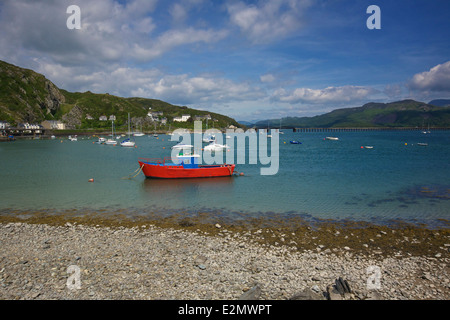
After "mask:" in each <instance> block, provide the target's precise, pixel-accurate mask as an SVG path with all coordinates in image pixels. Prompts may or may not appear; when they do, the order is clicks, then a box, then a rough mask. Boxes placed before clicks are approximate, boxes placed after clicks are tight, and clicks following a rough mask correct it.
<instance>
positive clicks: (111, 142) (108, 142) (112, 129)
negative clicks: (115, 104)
mask: <svg viewBox="0 0 450 320" xmlns="http://www.w3.org/2000/svg"><path fill="white" fill-rule="evenodd" d="M105 144H109V145H114V146H115V145H116V144H117V141H116V140H114V120H112V125H111V138H110V139H107V140H106V141H105Z"/></svg>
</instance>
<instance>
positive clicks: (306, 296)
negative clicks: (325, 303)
mask: <svg viewBox="0 0 450 320" xmlns="http://www.w3.org/2000/svg"><path fill="white" fill-rule="evenodd" d="M289 300H325V297H324V296H323V295H322V294H319V293H318V292H314V291H313V290H312V289H309V288H306V289H305V290H303V291H299V292H297V293H295V294H294V295H293V296H291V297H290V298H289Z"/></svg>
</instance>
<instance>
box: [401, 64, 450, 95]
mask: <svg viewBox="0 0 450 320" xmlns="http://www.w3.org/2000/svg"><path fill="white" fill-rule="evenodd" d="M408 87H409V89H411V90H413V91H418V92H422V93H425V94H427V93H431V92H450V61H447V62H445V63H443V64H438V65H437V66H435V67H433V68H431V69H430V70H429V71H425V72H421V73H417V74H415V75H414V76H413V77H412V79H411V81H410V82H409V84H408Z"/></svg>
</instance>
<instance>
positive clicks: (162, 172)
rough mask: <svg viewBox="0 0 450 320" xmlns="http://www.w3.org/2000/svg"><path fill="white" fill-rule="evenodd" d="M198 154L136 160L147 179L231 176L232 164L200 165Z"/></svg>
mask: <svg viewBox="0 0 450 320" xmlns="http://www.w3.org/2000/svg"><path fill="white" fill-rule="evenodd" d="M199 158H200V156H199V155H198V154H184V155H181V154H180V155H178V156H177V159H176V161H175V162H174V161H172V158H171V157H165V158H164V159H148V158H138V162H139V167H140V168H141V169H142V172H143V173H144V175H145V176H146V177H147V178H163V179H174V178H213V177H226V176H231V175H232V174H233V171H234V167H235V165H234V164H217V165H200V164H199V163H198V160H199Z"/></svg>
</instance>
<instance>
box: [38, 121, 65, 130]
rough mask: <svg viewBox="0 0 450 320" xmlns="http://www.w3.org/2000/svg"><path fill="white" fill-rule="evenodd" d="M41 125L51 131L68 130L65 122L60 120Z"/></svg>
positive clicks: (45, 122)
mask: <svg viewBox="0 0 450 320" xmlns="http://www.w3.org/2000/svg"><path fill="white" fill-rule="evenodd" d="M41 125H42V126H43V127H44V128H45V129H50V130H64V129H65V128H66V125H65V124H64V122H62V121H59V120H45V121H42V122H41Z"/></svg>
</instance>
